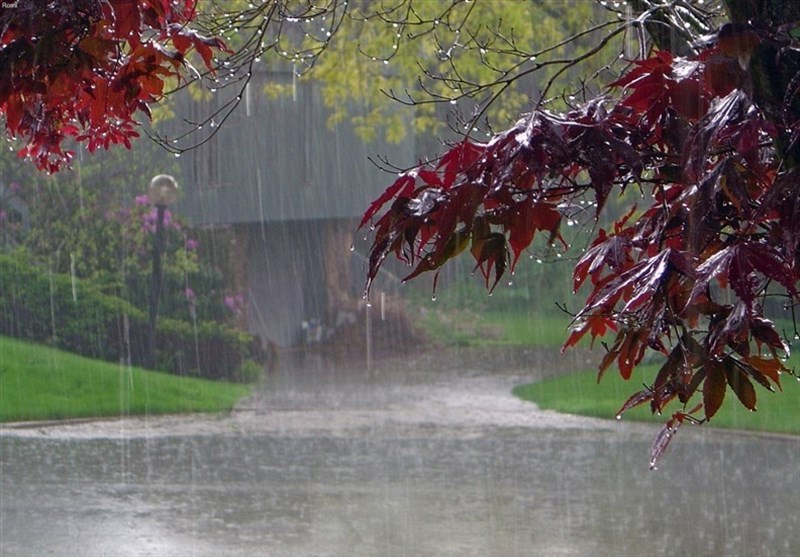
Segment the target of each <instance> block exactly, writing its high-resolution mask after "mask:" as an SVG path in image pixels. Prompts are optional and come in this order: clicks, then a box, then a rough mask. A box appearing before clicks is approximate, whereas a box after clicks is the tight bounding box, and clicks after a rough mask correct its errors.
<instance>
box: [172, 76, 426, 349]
mask: <svg viewBox="0 0 800 557" xmlns="http://www.w3.org/2000/svg"><path fill="white" fill-rule="evenodd" d="M266 83H278V84H281V85H284V86H285V90H286V93H285V94H283V95H280V96H278V97H277V98H268V96H267V95H265V94H264V93H263V88H264V85H265V84H266ZM184 102H186V103H188V105H186V106H185V108H186V109H187V110H188V112H189V113H190V114H191V119H192V120H193V121H195V122H203V121H206V120H207V119H208V118H209V117H210V115H212V114H214V113H215V111H217V110H218V108H219V106H221V104H222V103H223V101H222V100H221V99H216V98H212V99H211V100H210V101H203V102H200V101H191V100H190V101H186V100H184ZM353 110H354V111H358V107H354V109H353ZM328 116H329V111H328V110H327V109H326V108H325V106H324V103H323V101H322V97H321V94H320V91H319V86H318V85H315V84H314V83H310V82H302V83H298V82H295V81H294V80H293V76H292V74H291V73H288V74H287V73H263V74H259V75H257V76H254V78H253V80H252V81H251V83H250V85H248V87H247V89H246V90H245V91H244V94H243V98H242V100H241V103H240V106H239V107H238V108H237V110H236V111H235V112H233V113H232V114H231V116H230V117H229V118H228V119H227V120H226V121H225V123H224V125H223V126H221V127H220V128H219V130H218V132H217V134H216V135H215V136H214V138H213V139H212V140H211V141H208V142H206V143H204V144H202V145H200V146H199V147H198V148H196V149H194V150H192V151H189V152H186V153H184V154H183V155H182V156H181V160H180V164H181V167H182V175H183V179H182V183H181V187H182V188H183V189H184V195H183V196H182V200H181V202H180V205H179V207H178V208H177V210H178V212H179V213H180V214H181V215H182V216H184V217H186V218H187V219H188V220H189V221H190V222H191V223H192V224H193V225H195V226H202V227H217V226H225V227H231V229H232V231H233V237H234V245H233V246H232V248H231V249H232V250H234V252H235V253H233V254H232V258H231V259H232V260H233V261H234V266H235V267H237V272H236V276H237V280H238V282H239V283H238V284H237V289H238V290H239V291H241V292H242V293H243V294H244V295H245V297H246V311H245V314H244V315H243V323H242V324H243V325H245V324H246V326H247V328H248V329H249V330H250V332H252V333H254V334H256V335H258V336H259V337H261V339H262V340H263V341H264V342H273V343H275V344H277V345H278V346H293V345H297V344H301V343H303V342H307V341H316V340H319V339H321V338H323V337H324V336H325V335H326V334H327V331H330V330H332V329H333V328H335V327H336V326H337V324H341V323H342V322H344V321H347V320H350V319H352V318H353V315H352V314H353V312H354V311H356V310H357V307H358V303H359V302H360V301H361V294H362V292H363V287H364V278H365V272H363V270H362V269H363V258H359V256H358V254H357V253H351V246H352V245H353V234H354V232H355V230H356V227H357V225H358V219H359V218H360V216H361V214H362V213H363V212H364V210H365V209H366V207H367V206H368V205H369V203H370V202H371V201H372V200H373V199H375V198H376V197H377V196H378V195H380V193H381V192H382V191H383V190H384V189H385V187H386V186H387V185H388V184H390V183H391V182H392V181H393V179H394V176H393V175H392V174H389V173H386V172H385V171H382V170H380V169H378V168H377V167H376V166H375V165H374V164H373V163H371V162H370V160H369V158H370V157H373V158H374V157H375V155H376V154H377V155H389V154H390V155H391V158H392V160H397V161H403V162H407V161H411V160H413V154H414V140H413V138H409V139H408V140H406V141H405V142H403V143H401V144H399V145H387V144H386V143H384V142H383V141H382V140H378V141H375V142H372V143H364V142H363V141H362V140H361V139H359V138H358V137H357V136H356V134H355V133H354V131H353V129H352V127H351V126H350V124H349V123H347V122H344V123H340V124H338V125H335V126H329V125H328V122H327V121H328ZM215 124H216V122H211V121H208V122H207V125H208V126H209V127H210V126H211V125H215ZM205 131H208V128H206V129H205ZM380 135H381V134H380V133H379V134H378V136H380Z"/></svg>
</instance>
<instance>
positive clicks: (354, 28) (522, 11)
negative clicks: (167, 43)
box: [269, 0, 602, 143]
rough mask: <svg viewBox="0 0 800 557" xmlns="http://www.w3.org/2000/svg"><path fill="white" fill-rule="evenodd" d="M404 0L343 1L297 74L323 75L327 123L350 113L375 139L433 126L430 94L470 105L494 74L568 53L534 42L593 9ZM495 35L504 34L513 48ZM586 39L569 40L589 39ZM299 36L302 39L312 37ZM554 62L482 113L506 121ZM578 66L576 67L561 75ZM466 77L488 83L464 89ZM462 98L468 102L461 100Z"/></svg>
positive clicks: (579, 25)
mask: <svg viewBox="0 0 800 557" xmlns="http://www.w3.org/2000/svg"><path fill="white" fill-rule="evenodd" d="M404 6H405V3H401V4H400V5H398V6H397V7H394V8H392V7H387V6H385V5H380V6H379V7H378V6H375V7H374V9H375V10H376V11H378V10H387V11H386V13H383V14H382V15H381V16H380V17H378V16H376V15H375V13H372V12H370V11H369V10H371V9H373V6H371V5H370V7H369V9H367V8H363V9H362V10H361V11H359V9H358V8H356V9H353V10H351V11H350V12H349V14H348V17H344V18H342V22H341V25H340V26H339V27H338V29H337V31H336V35H337V38H336V40H334V41H331V42H329V43H326V44H325V49H326V52H325V55H324V56H320V57H319V58H318V59H316V61H315V64H314V67H313V69H311V70H310V71H309V72H308V73H307V74H305V75H304V78H310V79H312V80H315V81H319V82H320V83H321V84H322V96H323V99H324V101H325V104H326V106H327V107H328V108H329V109H330V110H331V115H330V118H329V124H330V125H335V124H337V123H339V122H342V121H344V120H347V119H350V121H351V122H352V124H353V125H354V127H355V130H356V132H357V133H358V134H359V135H360V136H361V137H362V138H363V139H365V140H372V139H375V137H376V134H377V133H379V131H382V133H384V134H385V139H386V140H387V141H388V142H391V143H397V142H400V141H402V140H403V139H404V138H405V137H406V136H407V135H409V134H412V133H415V132H416V133H418V134H422V133H435V134H440V133H442V132H443V131H445V129H446V125H447V122H446V119H445V118H443V116H444V113H443V110H441V109H439V108H438V105H437V104H435V103H430V102H429V101H430V100H431V99H433V98H438V99H439V100H441V101H443V102H445V103H446V102H447V101H448V99H452V100H453V104H458V105H459V106H458V108H459V109H461V110H463V111H465V112H466V113H470V112H471V111H472V109H473V105H474V104H475V103H476V102H483V101H485V100H487V96H488V95H490V94H492V93H494V92H496V91H497V90H499V89H501V88H503V87H504V85H503V82H502V81H503V78H504V77H507V76H508V75H509V74H514V73H517V72H518V71H524V70H525V69H530V68H533V67H535V66H538V65H539V64H541V63H542V62H543V61H545V60H549V59H558V58H562V57H564V56H566V55H568V54H569V53H568V52H567V50H566V48H565V47H558V48H554V49H552V50H548V51H547V52H543V51H544V49H548V48H549V47H551V46H552V45H554V44H557V43H559V42H560V41H562V40H563V39H564V38H565V37H569V36H572V35H575V34H576V33H577V32H579V31H582V30H585V28H586V25H587V21H592V20H593V19H596V18H597V17H598V16H599V14H601V13H602V12H601V10H599V9H598V6H596V5H595V3H593V2H572V3H570V4H569V9H564V6H563V5H562V4H557V3H548V2H517V1H508V0H493V1H492V2H475V3H455V4H453V3H451V2H444V1H423V2H415V3H414V4H413V8H412V9H411V13H407V12H406V11H405V9H406V8H405V7H404ZM500 37H505V38H506V39H507V40H509V41H512V42H513V48H512V46H511V45H510V44H504V43H503V40H502V39H501V38H500ZM593 40H594V39H593V38H587V39H586V40H585V41H577V42H576V44H577V45H578V48H582V47H588V46H589V45H593V43H592V41H593ZM308 41H309V44H308V45H306V46H307V47H308V48H310V47H311V44H312V43H314V42H318V39H316V38H309V39H308ZM511 50H513V51H514V54H513V55H510V54H509V52H510V51H511ZM537 54H538V55H539V56H538V57H537ZM553 71H554V70H551V69H550V68H548V67H547V66H543V67H542V68H541V69H540V71H539V72H538V76H537V80H536V81H532V80H528V79H520V80H517V82H516V83H514V84H513V85H512V87H511V88H509V89H505V90H504V91H503V102H502V103H497V104H495V105H493V106H492V107H491V109H490V110H489V112H488V113H487V117H488V118H489V121H490V122H491V123H492V124H493V125H500V126H502V125H507V124H508V123H509V122H512V121H515V120H516V119H517V118H518V116H519V113H520V112H521V111H523V110H525V109H526V108H527V107H528V105H529V103H530V99H531V97H536V96H537V88H538V86H539V85H540V84H541V83H543V82H544V80H546V79H547V78H548V77H550V76H551V75H552V73H553ZM582 71H583V70H582V68H580V67H576V68H575V70H574V71H572V72H570V75H573V76H574V75H580V73H581V72H582ZM467 84H475V85H479V86H481V87H483V86H487V85H490V84H494V85H491V86H489V88H488V89H486V90H484V91H482V92H481V93H480V94H478V96H477V97H475V98H471V97H473V95H472V94H471V93H470V89H471V85H467ZM423 89H424V91H423ZM269 92H270V93H271V94H275V93H277V92H278V89H276V88H275V87H271V88H270V89H269ZM387 94H390V95H395V96H396V97H397V98H399V99H401V100H403V101H405V102H411V103H412V104H414V105H415V106H413V108H410V109H409V108H405V109H404V108H402V107H401V106H399V105H398V104H397V103H391V102H387V98H386V95H387ZM462 98H466V99H468V101H467V102H465V103H461V102H460V99H462ZM470 98H471V100H470ZM423 99H424V102H422V103H416V102H414V101H416V100H423ZM445 106H446V107H447V108H453V107H452V106H449V105H447V104H445ZM355 107H358V109H357V110H356V108H355ZM403 116H405V117H403ZM412 122H413V123H412Z"/></svg>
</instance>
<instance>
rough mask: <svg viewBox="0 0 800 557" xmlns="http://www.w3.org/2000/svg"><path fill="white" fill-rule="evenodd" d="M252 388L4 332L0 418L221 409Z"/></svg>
mask: <svg viewBox="0 0 800 557" xmlns="http://www.w3.org/2000/svg"><path fill="white" fill-rule="evenodd" d="M251 390H252V385H242V384H234V383H225V382H221V381H209V380H205V379H197V378H193V377H178V376H176V375H170V374H167V373H160V372H155V371H147V370H143V369H140V368H132V367H127V366H121V365H117V364H113V363H109V362H104V361H100V360H93V359H91V358H86V357H83V356H78V355H75V354H71V353H69V352H64V351H61V350H57V349H54V348H49V347H47V346H43V345H41V344H34V343H30V342H26V341H21V340H17V339H12V338H9V337H2V336H0V422H12V421H31V420H58V419H68V418H88V417H110V416H130V415H145V414H148V415H155V414H177V413H186V412H223V411H228V410H230V409H231V408H233V406H234V404H236V402H237V401H238V400H240V399H241V398H243V397H245V396H247V395H248V394H249V393H250V391H251Z"/></svg>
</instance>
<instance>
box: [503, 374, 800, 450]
mask: <svg viewBox="0 0 800 557" xmlns="http://www.w3.org/2000/svg"><path fill="white" fill-rule="evenodd" d="M657 371H658V367H657V366H654V365H651V366H642V367H641V368H640V369H636V370H634V374H633V375H632V376H631V378H630V380H628V381H624V380H622V379H621V378H620V377H619V374H615V373H614V370H613V369H611V370H608V372H606V374H605V375H604V376H603V379H602V380H601V381H600V383H598V382H597V372H596V371H595V370H588V371H580V372H575V373H569V374H565V375H562V376H559V377H552V378H549V379H545V380H542V381H538V382H536V383H528V384H525V385H519V386H517V387H514V389H513V390H512V393H513V394H514V395H516V396H517V397H519V398H521V399H522V400H525V401H528V402H533V403H535V404H536V405H537V406H538V407H539V408H541V409H543V410H555V411H557V412H563V413H567V414H579V415H582V416H592V417H596V418H607V419H614V418H615V417H616V413H617V411H618V410H619V409H620V407H621V406H622V405H623V403H624V402H625V401H626V400H627V399H628V397H630V396H631V395H632V394H633V393H634V392H636V391H638V390H641V389H642V386H643V385H644V384H645V383H646V382H647V381H652V378H653V377H654V376H655V374H656V372H657ZM781 386H782V387H783V391H779V390H778V389H776V390H775V392H774V393H771V392H769V391H767V390H766V389H763V388H761V387H760V386H759V385H756V389H757V390H756V394H757V396H758V400H757V406H756V408H757V411H756V412H750V411H749V410H747V409H746V408H745V407H744V406H742V404H741V403H740V402H739V401H738V400H737V399H736V395H735V394H734V393H733V392H732V391H731V390H730V389H728V390H727V392H726V394H725V398H726V401H725V402H726V403H725V404H724V405H723V406H722V408H720V410H719V412H717V414H716V415H715V416H714V417H713V418H712V419H711V420H709V421H708V422H707V423H706V424H705V427H720V428H727V429H741V430H749V431H762V432H770V433H789V434H793V435H800V412H798V411H797V404H798V399H799V398H800V383H799V382H798V381H797V380H796V379H795V378H794V377H793V376H791V375H789V374H784V375H783V376H782V381H781ZM695 398H696V397H695ZM695 398H693V399H692V402H690V404H689V406H693V404H694V403H695ZM680 409H681V405H680V403H678V402H677V401H674V402H672V403H671V404H669V405H668V406H667V407H666V408H665V410H664V413H663V414H662V415H660V416H659V415H657V414H656V415H653V414H651V412H650V405H649V404H643V405H641V406H639V407H636V408H634V409H631V410H628V411H627V412H625V414H624V415H623V418H622V419H623V420H631V421H641V422H656V423H659V424H663V423H664V422H666V420H667V419H668V418H669V416H670V415H671V414H672V413H673V412H675V411H677V410H680ZM698 415H699V416H700V417H702V410H701V411H700V412H699V413H698Z"/></svg>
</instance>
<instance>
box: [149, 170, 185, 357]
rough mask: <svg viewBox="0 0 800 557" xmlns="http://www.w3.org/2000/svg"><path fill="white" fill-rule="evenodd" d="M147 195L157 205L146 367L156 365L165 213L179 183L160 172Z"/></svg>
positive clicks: (172, 200)
mask: <svg viewBox="0 0 800 557" xmlns="http://www.w3.org/2000/svg"><path fill="white" fill-rule="evenodd" d="M147 197H148V199H149V201H150V203H151V204H152V205H155V207H156V232H155V236H154V237H153V276H152V282H151V284H150V319H149V321H148V328H147V347H146V348H147V350H146V352H145V361H144V367H146V368H148V369H155V367H156V320H157V319H158V301H159V298H160V297H161V278H162V271H161V254H162V253H163V252H164V214H165V213H166V210H167V206H168V205H172V204H173V203H175V200H176V199H177V198H178V183H177V182H176V181H175V178H173V177H172V176H169V175H167V174H159V175H158V176H156V177H154V178H153V179H152V180H150V186H149V187H148V189H147Z"/></svg>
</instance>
